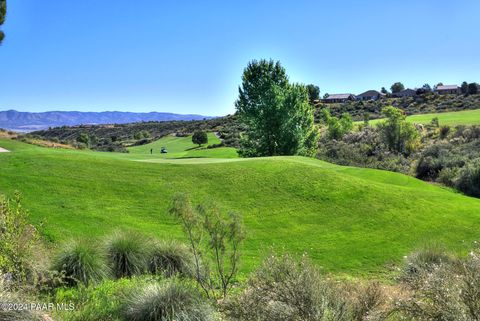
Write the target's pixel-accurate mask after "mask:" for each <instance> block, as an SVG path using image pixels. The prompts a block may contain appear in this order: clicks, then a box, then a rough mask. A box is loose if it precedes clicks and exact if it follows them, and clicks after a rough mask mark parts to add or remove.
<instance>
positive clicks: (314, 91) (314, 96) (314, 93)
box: [307, 84, 320, 105]
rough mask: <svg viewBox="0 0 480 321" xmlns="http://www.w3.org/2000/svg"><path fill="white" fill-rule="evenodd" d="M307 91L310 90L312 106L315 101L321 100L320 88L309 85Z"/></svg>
mask: <svg viewBox="0 0 480 321" xmlns="http://www.w3.org/2000/svg"><path fill="white" fill-rule="evenodd" d="M307 90H308V100H309V101H310V104H311V105H313V104H314V103H315V100H319V99H320V88H319V87H318V86H315V85H312V84H310V85H307Z"/></svg>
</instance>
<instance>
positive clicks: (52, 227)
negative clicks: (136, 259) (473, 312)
mask: <svg viewBox="0 0 480 321" xmlns="http://www.w3.org/2000/svg"><path fill="white" fill-rule="evenodd" d="M0 146H1V147H4V148H6V149H9V150H11V151H12V152H11V153H2V154H0V168H1V170H0V193H6V194H9V195H11V194H12V193H13V191H14V190H20V191H21V192H22V193H23V195H24V206H25V207H26V208H29V209H30V212H31V214H30V216H31V217H32V219H33V220H34V222H33V223H35V224H39V223H40V222H44V225H45V229H44V233H45V235H46V237H47V238H49V239H51V240H52V241H60V240H66V239H70V238H71V237H83V238H92V239H94V238H101V237H102V236H104V235H105V234H109V233H111V232H113V231H114V230H115V229H117V228H120V227H124V228H126V227H128V228H130V229H134V230H138V231H142V232H144V233H146V234H149V235H153V236H157V237H159V238H165V237H166V236H168V238H174V239H179V240H183V238H184V236H183V233H182V231H181V228H180V226H179V225H178V224H177V222H176V220H175V219H174V218H173V217H171V216H170V215H169V214H168V213H167V209H168V207H169V204H170V201H171V199H172V196H173V195H174V194H175V193H176V192H187V193H189V194H191V197H192V201H194V202H195V203H200V202H203V201H205V200H208V199H214V200H215V201H216V202H217V203H219V205H220V206H223V207H225V208H227V209H231V210H234V211H237V212H240V213H243V215H244V221H245V224H246V229H247V239H246V242H245V246H244V249H243V254H244V257H243V260H242V266H241V272H242V273H246V272H249V271H252V270H253V269H254V268H255V267H256V266H257V265H258V264H259V262H260V257H262V256H263V255H264V254H265V250H266V249H267V250H268V248H269V247H275V248H277V249H279V250H280V251H281V250H285V251H289V252H293V253H302V252H307V253H309V256H310V257H311V258H312V259H313V260H314V261H316V262H317V263H318V264H320V265H321V266H323V267H324V268H325V269H326V270H327V271H330V272H336V273H348V274H352V275H361V274H370V273H378V272H379V271H385V265H386V264H388V263H391V262H399V260H400V259H401V258H402V257H403V256H404V255H406V254H407V253H409V252H411V251H412V250H413V249H415V248H418V246H419V245H421V244H423V243H425V242H426V241H430V242H437V243H441V244H445V245H446V246H447V247H448V248H449V249H451V250H453V251H463V250H465V249H466V248H468V246H465V245H469V243H470V242H472V241H473V240H475V239H478V238H479V237H480V233H479V232H478V231H480V200H478V199H474V198H469V197H466V196H463V195H461V194H458V193H454V192H452V191H451V190H449V189H445V188H441V187H438V186H433V185H430V184H428V183H424V182H422V181H420V180H417V179H414V178H412V177H408V176H405V175H401V174H396V173H391V172H386V171H379V170H372V169H361V168H351V167H341V166H336V165H332V164H329V163H325V162H322V161H318V160H315V159H307V158H302V157H272V158H258V159H223V160H222V159H211V160H208V159H187V160H173V159H172V160H164V159H161V158H160V156H158V155H157V156H156V157H155V155H154V156H151V155H141V154H132V155H129V154H120V153H118V154H116V153H100V152H90V151H72V150H59V149H47V148H41V147H37V146H31V145H27V144H23V143H19V142H15V141H10V140H0ZM139 160H143V162H140V161H139Z"/></svg>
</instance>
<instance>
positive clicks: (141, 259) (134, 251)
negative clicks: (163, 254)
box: [106, 232, 147, 278]
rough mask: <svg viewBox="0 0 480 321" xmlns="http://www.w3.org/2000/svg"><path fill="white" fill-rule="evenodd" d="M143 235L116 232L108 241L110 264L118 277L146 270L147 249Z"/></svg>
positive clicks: (107, 249) (107, 253) (107, 250)
mask: <svg viewBox="0 0 480 321" xmlns="http://www.w3.org/2000/svg"><path fill="white" fill-rule="evenodd" d="M145 244H146V242H145V239H144V238H143V236H141V235H139V234H138V233H133V232H127V233H125V232H116V233H115V234H114V235H113V236H111V237H110V238H109V239H108V240H107V242H106V255H107V261H108V265H109V267H110V269H111V271H112V273H113V275H114V276H115V277H116V278H123V277H131V276H133V275H138V274H141V273H143V272H145V270H146V263H147V262H146V259H147V257H146V256H147V250H146V246H145Z"/></svg>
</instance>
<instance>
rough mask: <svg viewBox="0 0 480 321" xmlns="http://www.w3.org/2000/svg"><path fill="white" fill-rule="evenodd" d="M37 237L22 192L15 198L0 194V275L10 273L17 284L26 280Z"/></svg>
mask: <svg viewBox="0 0 480 321" xmlns="http://www.w3.org/2000/svg"><path fill="white" fill-rule="evenodd" d="M36 238H37V230H36V229H35V227H34V226H32V225H30V224H29V223H28V212H27V211H26V210H25V209H24V208H23V207H22V204H21V197H20V193H18V192H17V193H15V198H14V199H9V198H7V197H3V196H2V195H0V275H1V274H2V273H8V274H9V275H11V276H12V280H13V281H15V282H17V285H20V283H24V282H25V281H26V279H27V275H28V274H29V272H31V270H32V260H31V254H32V249H33V246H34V244H35V241H36Z"/></svg>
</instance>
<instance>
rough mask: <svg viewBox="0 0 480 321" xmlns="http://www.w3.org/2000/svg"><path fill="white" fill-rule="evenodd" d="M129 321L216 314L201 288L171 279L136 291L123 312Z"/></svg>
mask: <svg viewBox="0 0 480 321" xmlns="http://www.w3.org/2000/svg"><path fill="white" fill-rule="evenodd" d="M123 316H124V319H125V320H129V321H174V320H175V321H210V320H212V321H213V320H214V314H213V310H212V308H211V307H210V306H209V304H208V303H207V302H206V301H205V300H204V299H203V298H202V297H201V296H200V294H199V293H198V291H197V290H196V289H195V288H194V287H193V286H190V285H188V284H187V283H184V282H181V281H178V280H168V281H164V282H161V283H153V284H149V285H147V286H145V287H144V288H143V289H139V290H138V291H135V292H134V293H133V294H132V295H131V296H130V298H129V299H128V300H127V302H126V304H125V309H124V312H123Z"/></svg>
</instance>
